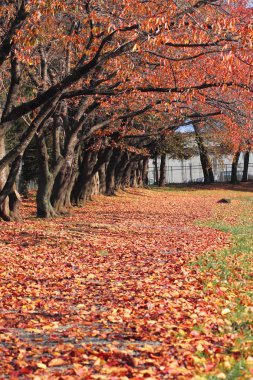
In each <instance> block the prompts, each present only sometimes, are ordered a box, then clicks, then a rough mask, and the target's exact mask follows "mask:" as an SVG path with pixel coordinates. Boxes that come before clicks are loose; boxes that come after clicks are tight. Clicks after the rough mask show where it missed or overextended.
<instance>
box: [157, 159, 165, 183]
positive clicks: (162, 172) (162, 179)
mask: <svg viewBox="0 0 253 380" xmlns="http://www.w3.org/2000/svg"><path fill="white" fill-rule="evenodd" d="M165 181H166V153H163V154H162V155H161V164H160V178H159V187H164V186H165Z"/></svg>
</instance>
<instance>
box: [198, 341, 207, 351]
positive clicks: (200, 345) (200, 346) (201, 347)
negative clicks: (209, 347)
mask: <svg viewBox="0 0 253 380" xmlns="http://www.w3.org/2000/svg"><path fill="white" fill-rule="evenodd" d="M197 350H198V351H200V352H203V351H205V348H204V347H203V346H202V344H201V343H199V344H198V345H197Z"/></svg>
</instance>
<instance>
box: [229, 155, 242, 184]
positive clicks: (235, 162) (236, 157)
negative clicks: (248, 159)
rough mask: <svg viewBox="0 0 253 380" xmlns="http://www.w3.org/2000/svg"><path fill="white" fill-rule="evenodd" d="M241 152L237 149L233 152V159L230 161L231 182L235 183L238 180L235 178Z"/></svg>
mask: <svg viewBox="0 0 253 380" xmlns="http://www.w3.org/2000/svg"><path fill="white" fill-rule="evenodd" d="M240 154H241V152H240V151H239V150H238V151H237V152H235V154H234V156H233V161H232V171H231V183H233V184H236V183H237V182H238V179H237V168H238V161H239V158H240Z"/></svg>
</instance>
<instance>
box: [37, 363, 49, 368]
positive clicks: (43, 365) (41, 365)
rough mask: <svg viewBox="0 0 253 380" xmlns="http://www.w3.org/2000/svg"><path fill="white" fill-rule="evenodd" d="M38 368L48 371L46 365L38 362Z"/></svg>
mask: <svg viewBox="0 0 253 380" xmlns="http://www.w3.org/2000/svg"><path fill="white" fill-rule="evenodd" d="M36 366H37V367H38V368H42V369H47V366H46V364H45V363H41V362H38V363H36Z"/></svg>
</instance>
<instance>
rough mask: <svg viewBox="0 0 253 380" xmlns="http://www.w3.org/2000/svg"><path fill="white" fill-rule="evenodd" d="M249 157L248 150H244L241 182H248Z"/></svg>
mask: <svg viewBox="0 0 253 380" xmlns="http://www.w3.org/2000/svg"><path fill="white" fill-rule="evenodd" d="M249 155H250V149H248V150H246V152H245V153H244V159H243V175H242V182H247V181H248V171H249Z"/></svg>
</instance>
